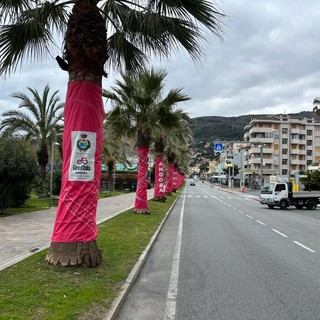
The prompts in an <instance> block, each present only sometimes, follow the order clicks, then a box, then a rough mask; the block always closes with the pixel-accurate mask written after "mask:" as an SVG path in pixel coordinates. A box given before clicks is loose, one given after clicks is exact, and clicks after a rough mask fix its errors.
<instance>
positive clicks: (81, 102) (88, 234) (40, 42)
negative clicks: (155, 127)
mask: <svg viewBox="0 0 320 320" xmlns="http://www.w3.org/2000/svg"><path fill="white" fill-rule="evenodd" d="M72 3H74V6H73V7H72V12H71V14H70V15H69V14H68V10H69V8H70V4H72ZM99 4H100V6H99V7H98V1H97V0H74V1H60V0H53V1H52V2H49V1H41V0H40V1H31V0H16V1H14V2H12V1H5V2H3V3H1V6H0V19H1V30H0V73H1V74H8V73H10V72H14V71H15V70H16V67H17V65H18V64H19V63H20V62H21V61H22V59H23V58H24V57H25V56H26V57H27V58H28V57H33V58H36V59H37V58H38V56H39V55H43V54H44V53H49V54H51V51H52V48H51V47H52V44H53V45H54V46H56V41H55V40H56V39H55V38H54V36H53V35H57V34H59V35H63V36H64V52H63V58H60V57H57V61H58V63H59V65H60V66H61V68H62V69H63V70H66V71H68V73H69V84H68V91H67V97H66V106H65V118H64V121H65V129H64V143H63V147H64V149H63V154H64V162H63V165H64V167H63V176H62V196H61V195H60V201H59V206H58V212H57V219H56V222H55V227H54V231H53V236H52V243H51V247H50V251H49V253H48V255H47V258H46V260H47V262H48V263H50V264H60V265H63V266H68V265H84V266H96V265H99V264H100V263H101V252H100V250H99V249H98V247H97V244H96V237H97V226H96V222H95V215H96V206H97V201H98V192H99V180H100V174H101V171H100V169H101V165H100V164H101V162H100V156H101V152H102V137H103V130H102V124H103V120H104V109H103V104H102V88H101V83H102V76H103V75H106V73H105V71H104V66H105V65H106V64H107V65H108V66H110V67H116V68H122V70H131V71H137V70H140V69H142V67H143V64H144V63H145V62H146V61H147V60H148V57H149V56H150V55H151V54H157V55H161V56H163V57H168V56H169V55H170V53H171V52H174V51H176V50H177V49H178V48H180V47H182V48H184V49H185V50H186V51H187V52H188V53H189V54H190V55H191V57H192V58H193V59H195V60H197V59H198V58H200V57H201V55H202V51H201V46H200V42H199V41H200V40H202V38H203V32H204V31H205V29H208V30H209V31H211V32H213V33H214V34H216V35H217V36H218V37H220V38H221V37H222V30H221V29H222V28H221V26H222V22H221V19H222V18H223V16H224V15H223V14H222V13H220V12H219V11H218V9H216V8H215V7H214V5H213V3H212V2H211V1H209V0H197V1H192V2H191V1H187V0H183V1H181V0H172V1H165V0H157V1H155V0H146V1H143V2H140V1H137V0H114V1H106V0H104V1H101V2H99ZM79 161H80V162H81V161H85V162H88V164H89V165H88V166H87V167H86V168H87V169H89V168H90V170H89V171H86V173H87V174H84V173H85V172H83V173H79V172H80V171H79V170H76V169H77V168H78V167H80V168H81V165H79V164H78V162H79ZM73 169H75V170H73ZM79 189H82V190H84V192H79ZM93 194H95V197H93V196H92V195H93ZM80 202H81V203H82V204H84V205H80ZM79 217H81V219H79ZM66 221H69V222H66ZM84 221H85V222H84Z"/></svg>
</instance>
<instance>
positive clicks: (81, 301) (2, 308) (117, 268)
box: [0, 194, 178, 320]
mask: <svg viewBox="0 0 320 320" xmlns="http://www.w3.org/2000/svg"><path fill="white" fill-rule="evenodd" d="M177 196H178V194H173V196H172V197H168V198H167V201H166V202H165V203H162V202H155V201H149V209H150V211H151V212H152V214H151V215H143V214H136V213H134V212H133V211H132V210H128V211H126V212H124V213H122V214H120V215H118V216H116V217H114V218H113V219H111V220H108V221H106V222H104V223H102V224H100V225H99V235H98V239H97V241H98V246H99V248H100V249H101V250H102V252H103V261H104V262H103V264H102V265H101V266H100V267H98V268H93V269H82V268H62V267H55V266H49V265H47V264H46V263H44V258H45V255H46V253H47V250H45V251H42V252H39V253H37V254H35V255H33V256H31V257H29V258H27V259H25V260H23V261H22V262H20V263H18V264H16V265H14V266H12V267H10V268H8V269H5V270H3V271H1V272H0V320H8V319H12V320H25V319H28V320H29V319H33V320H38V319H39V320H40V319H41V320H60V319H61V320H87V319H101V318H102V317H103V315H105V313H106V310H107V308H108V307H109V306H110V304H111V302H112V301H113V299H114V298H115V297H116V296H117V294H118V292H119V290H120V288H121V286H122V285H123V283H124V282H125V280H126V278H127V276H128V275H129V273H130V271H131V270H132V268H133V266H134V265H135V263H136V262H137V260H138V258H139V256H140V255H141V253H142V252H143V250H144V249H145V247H146V246H147V244H148V243H149V241H150V239H151V237H152V236H153V234H154V233H155V231H156V230H157V228H158V226H159V225H160V223H161V222H162V220H163V218H164V216H165V214H166V213H167V211H168V210H169V208H170V206H171V205H172V204H173V202H174V201H175V199H176V197H177ZM17 232H18V231H17Z"/></svg>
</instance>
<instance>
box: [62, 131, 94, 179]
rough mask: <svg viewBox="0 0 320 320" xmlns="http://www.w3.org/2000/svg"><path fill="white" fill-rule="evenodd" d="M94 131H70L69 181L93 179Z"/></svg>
mask: <svg viewBox="0 0 320 320" xmlns="http://www.w3.org/2000/svg"><path fill="white" fill-rule="evenodd" d="M95 152H96V133H95V132H84V131H72V135H71V159H70V168H69V178H68V179H69V181H93V180H94V160H95V158H94V157H95Z"/></svg>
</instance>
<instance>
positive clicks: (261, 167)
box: [260, 143, 263, 189]
mask: <svg viewBox="0 0 320 320" xmlns="http://www.w3.org/2000/svg"><path fill="white" fill-rule="evenodd" d="M262 183H263V144H262V143H261V145H260V189H262Z"/></svg>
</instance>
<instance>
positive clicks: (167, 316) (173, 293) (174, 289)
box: [164, 197, 186, 320]
mask: <svg viewBox="0 0 320 320" xmlns="http://www.w3.org/2000/svg"><path fill="white" fill-rule="evenodd" d="M185 199H186V198H185V197H183V202H182V207H181V213H180V220H179V227H178V235H177V243H176V248H175V251H174V255H173V262H172V269H171V276H170V284H169V290H168V295H167V304H166V311H165V313H164V320H174V319H175V317H176V304H177V293H178V279H179V263H180V251H181V242H182V229H183V215H184V205H185Z"/></svg>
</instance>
